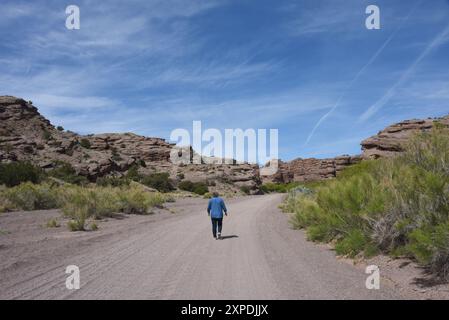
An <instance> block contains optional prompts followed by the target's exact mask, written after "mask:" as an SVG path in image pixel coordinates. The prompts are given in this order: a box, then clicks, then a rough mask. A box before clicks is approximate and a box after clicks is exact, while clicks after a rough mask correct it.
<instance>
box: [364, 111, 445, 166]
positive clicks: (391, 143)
mask: <svg viewBox="0 0 449 320" xmlns="http://www.w3.org/2000/svg"><path fill="white" fill-rule="evenodd" d="M436 123H440V124H442V125H445V126H449V116H445V117H442V118H435V119H430V118H429V119H425V120H416V119H415V120H406V121H402V122H399V123H395V124H393V125H391V126H388V127H386V128H385V129H384V130H382V131H379V133H378V134H377V135H375V136H372V137H369V138H368V139H365V140H363V141H362V143H361V145H362V157H363V158H364V159H377V158H381V157H391V156H394V155H396V154H398V153H401V152H403V151H404V146H405V144H406V143H407V141H408V140H409V139H410V137H411V136H412V135H413V133H415V132H419V131H428V130H430V129H432V127H433V126H434V125H435V124H436Z"/></svg>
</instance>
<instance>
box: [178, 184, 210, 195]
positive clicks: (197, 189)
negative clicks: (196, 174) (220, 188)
mask: <svg viewBox="0 0 449 320" xmlns="http://www.w3.org/2000/svg"><path fill="white" fill-rule="evenodd" d="M178 188H179V189H181V190H184V191H189V192H193V193H196V194H198V195H201V196H202V195H204V194H206V193H207V192H209V188H208V186H207V184H206V183H204V182H192V181H189V180H184V181H181V182H180V183H179V184H178Z"/></svg>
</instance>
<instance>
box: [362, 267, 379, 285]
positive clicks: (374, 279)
mask: <svg viewBox="0 0 449 320" xmlns="http://www.w3.org/2000/svg"><path fill="white" fill-rule="evenodd" d="M365 273H366V274H369V276H368V277H367V278H366V281H365V287H366V288H367V289H368V290H379V289H380V269H379V267H378V266H376V265H370V266H367V267H366V269H365Z"/></svg>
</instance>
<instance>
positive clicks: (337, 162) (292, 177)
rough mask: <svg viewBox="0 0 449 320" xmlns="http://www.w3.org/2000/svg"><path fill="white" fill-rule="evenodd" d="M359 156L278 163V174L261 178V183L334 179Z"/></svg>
mask: <svg viewBox="0 0 449 320" xmlns="http://www.w3.org/2000/svg"><path fill="white" fill-rule="evenodd" d="M360 160H361V159H360V157H359V156H347V155H344V156H340V157H335V158H330V159H314V158H309V159H301V158H298V159H295V160H292V161H289V162H283V161H281V160H279V161H278V168H279V170H278V172H277V173H276V174H274V175H272V176H266V177H262V179H263V182H264V183H267V182H275V183H289V182H304V181H316V180H323V179H329V178H334V177H336V176H337V173H338V172H340V171H341V170H343V169H344V168H346V167H347V166H350V165H352V164H354V163H357V162H359V161H360Z"/></svg>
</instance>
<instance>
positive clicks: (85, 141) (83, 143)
mask: <svg viewBox="0 0 449 320" xmlns="http://www.w3.org/2000/svg"><path fill="white" fill-rule="evenodd" d="M80 146H81V147H83V148H85V149H90V148H91V147H92V145H91V144H90V141H89V139H86V138H83V139H81V140H80Z"/></svg>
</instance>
